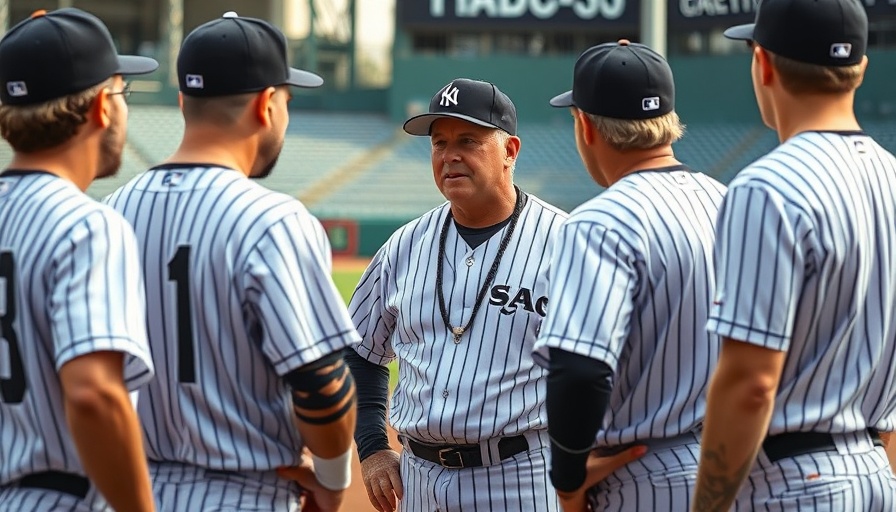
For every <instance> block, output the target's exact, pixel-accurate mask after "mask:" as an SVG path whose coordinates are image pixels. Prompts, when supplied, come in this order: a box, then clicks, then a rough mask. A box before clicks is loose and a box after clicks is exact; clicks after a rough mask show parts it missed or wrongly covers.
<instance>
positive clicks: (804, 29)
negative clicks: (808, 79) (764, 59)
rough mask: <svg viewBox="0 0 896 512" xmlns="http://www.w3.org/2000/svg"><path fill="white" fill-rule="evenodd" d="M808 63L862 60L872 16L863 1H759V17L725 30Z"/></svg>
mask: <svg viewBox="0 0 896 512" xmlns="http://www.w3.org/2000/svg"><path fill="white" fill-rule="evenodd" d="M725 37H728V38H730V39H742V40H747V41H750V40H752V41H756V42H757V43H759V46H761V47H763V48H765V49H766V50H768V51H770V52H772V53H774V54H777V55H780V56H782V57H786V58H788V59H793V60H796V61H799V62H805V63H807V64H817V65H820V66H850V65H853V64H858V63H859V62H861V61H862V57H863V56H864V55H865V50H866V49H867V47H868V15H867V13H866V12H865V7H864V6H862V3H861V2H860V1H859V0H761V1H760V2H759V7H758V8H757V10H756V21H755V23H750V24H748V25H737V26H735V27H731V28H729V29H728V30H726V31H725Z"/></svg>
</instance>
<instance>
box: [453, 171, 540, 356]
mask: <svg viewBox="0 0 896 512" xmlns="http://www.w3.org/2000/svg"><path fill="white" fill-rule="evenodd" d="M513 188H514V190H516V204H514V206H513V213H512V214H511V215H510V224H509V225H508V226H507V232H506V233H504V238H502V239H501V245H499V246H498V254H496V255H495V261H493V262H492V268H490V269H489V270H488V275H487V276H486V277H485V282H484V283H482V288H480V289H479V294H478V295H476V304H474V305H473V312H472V313H471V314H470V320H469V321H468V322H467V325H465V326H463V327H460V326H457V327H453V326H452V325H451V320H450V319H449V318H448V311H446V309H445V297H444V296H443V293H442V260H444V259H445V239H446V238H448V226H449V225H450V224H451V220H452V219H453V218H454V217H453V216H452V215H451V208H450V207H449V208H448V215H447V216H446V217H445V223H444V224H442V232H441V234H439V254H438V257H439V261H438V263H437V265H436V288H438V290H439V313H441V314H442V321H444V322H445V326H446V327H448V330H449V331H451V334H453V335H454V343H460V337H461V336H463V334H464V331H466V330H467V329H469V328H470V326H471V325H473V319H475V318H476V313H477V312H478V311H479V306H480V305H482V299H483V297H485V292H486V291H487V290H488V287H489V286H490V285H491V284H492V281H494V280H495V275H496V274H497V273H498V265H499V264H500V263H501V256H504V250H505V249H507V244H509V243H510V237H511V236H513V229H514V228H515V227H516V221H517V220H519V218H520V212H522V211H523V193H522V191H521V190H520V189H519V188H517V187H516V185H514V187H513Z"/></svg>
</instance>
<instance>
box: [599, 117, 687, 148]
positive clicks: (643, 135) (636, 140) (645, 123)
mask: <svg viewBox="0 0 896 512" xmlns="http://www.w3.org/2000/svg"><path fill="white" fill-rule="evenodd" d="M585 115H586V116H587V117H588V119H589V120H590V121H591V123H592V124H593V125H594V127H595V128H596V129H597V131H598V132H599V133H600V135H601V137H603V139H604V141H606V143H607V144H609V145H610V146H611V147H612V148H613V149H616V150H618V151H627V150H631V149H653V148H656V147H660V146H667V145H669V144H672V143H673V142H676V141H677V140H679V139H680V138H681V137H682V136H683V135H684V129H685V126H684V125H683V124H682V123H681V119H679V118H678V114H676V113H675V111H672V112H669V113H668V114H663V115H661V116H658V117H654V118H651V119H616V118H612V117H604V116H598V115H595V114H589V113H587V112H585Z"/></svg>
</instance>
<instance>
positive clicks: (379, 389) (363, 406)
mask: <svg viewBox="0 0 896 512" xmlns="http://www.w3.org/2000/svg"><path fill="white" fill-rule="evenodd" d="M344 357H345V362H346V363H347V364H348V367H349V368H350V369H351V371H352V376H353V377H354V379H355V388H356V389H357V393H358V421H357V423H356V426H355V443H356V444H357V445H358V459H360V460H364V459H366V458H367V457H369V456H370V455H373V454H374V453H375V452H378V451H380V450H388V449H389V448H390V447H389V438H388V436H387V435H386V406H387V404H388V402H389V369H388V368H386V367H385V366H380V365H378V364H374V363H371V362H370V361H367V360H365V359H364V358H363V357H361V356H359V355H358V353H357V352H355V350H354V349H353V348H351V347H347V348H346V349H345V356H344Z"/></svg>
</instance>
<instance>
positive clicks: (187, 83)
mask: <svg viewBox="0 0 896 512" xmlns="http://www.w3.org/2000/svg"><path fill="white" fill-rule="evenodd" d="M177 80H178V82H179V83H180V91H181V92H182V93H184V94H186V95H187V96H199V97H211V96H227V95H232V94H243V93H249V92H257V91H261V90H264V89H266V88H268V87H271V86H275V85H294V86H296V87H306V88H311V87H319V86H321V85H322V84H323V83H324V79H323V78H321V77H319V76H318V75H316V74H314V73H311V72H309V71H303V70H301V69H295V68H291V67H290V66H289V61H288V60H287V57H286V37H284V36H283V33H282V32H280V30H279V29H278V28H277V27H275V26H273V25H271V24H270V23H268V22H267V21H264V20H260V19H256V18H241V17H239V16H238V15H237V14H236V13H235V12H233V11H229V12H227V13H225V14H224V16H222V17H221V18H218V19H216V20H212V21H209V22H207V23H204V24H202V25H200V26H198V27H196V28H195V29H193V31H192V32H190V33H189V35H187V37H186V39H184V42H183V44H182V45H181V48H180V54H179V55H178V56H177Z"/></svg>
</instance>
